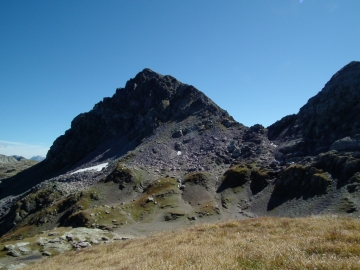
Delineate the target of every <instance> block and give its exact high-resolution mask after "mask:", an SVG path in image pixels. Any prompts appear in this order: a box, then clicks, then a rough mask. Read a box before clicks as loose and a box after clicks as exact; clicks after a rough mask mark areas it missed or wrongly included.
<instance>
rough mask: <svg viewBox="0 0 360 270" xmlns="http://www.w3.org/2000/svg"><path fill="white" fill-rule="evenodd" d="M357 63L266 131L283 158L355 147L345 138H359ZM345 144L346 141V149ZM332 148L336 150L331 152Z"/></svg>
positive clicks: (359, 69)
mask: <svg viewBox="0 0 360 270" xmlns="http://www.w3.org/2000/svg"><path fill="white" fill-rule="evenodd" d="M359 115H360V62H351V63H349V64H348V65H346V66H345V67H343V68H342V69H341V70H339V71H338V72H337V73H336V74H335V75H334V76H332V78H331V79H330V81H329V82H328V83H327V84H326V85H325V86H324V88H323V89H322V90H321V91H320V92H319V93H318V94H317V95H316V96H314V97H312V98H311V99H309V101H308V102H307V103H306V104H305V105H304V106H303V107H302V108H301V109H300V111H299V113H298V114H296V115H290V116H286V117H284V118H283V119H281V120H280V121H277V122H276V123H274V124H273V125H271V126H269V127H268V130H269V139H270V140H274V141H275V142H276V143H277V144H279V154H281V155H280V156H281V157H282V158H285V159H288V158H292V157H301V156H306V155H316V154H318V153H321V152H325V151H328V150H329V149H330V148H331V147H332V144H333V143H334V142H336V141H338V140H340V141H339V142H338V143H337V144H335V145H334V146H333V147H332V149H335V148H339V147H340V148H344V147H351V148H354V147H355V148H356V149H357V147H358V143H357V142H356V140H355V141H354V140H353V141H352V142H350V140H351V139H350V138H347V137H348V136H356V135H357V134H360V118H359ZM345 141H347V143H346V146H345ZM334 147H335V148H334Z"/></svg>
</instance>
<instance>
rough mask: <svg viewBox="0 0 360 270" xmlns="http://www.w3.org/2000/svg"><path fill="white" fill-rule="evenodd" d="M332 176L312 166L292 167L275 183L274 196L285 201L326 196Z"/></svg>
mask: <svg viewBox="0 0 360 270" xmlns="http://www.w3.org/2000/svg"><path fill="white" fill-rule="evenodd" d="M330 184H331V175H330V174H329V173H327V172H323V171H322V170H321V169H317V168H315V167H312V166H302V165H298V164H293V165H290V166H289V167H288V168H286V169H285V170H284V171H283V172H282V173H280V175H279V177H278V179H277V180H276V182H275V186H274V192H273V196H275V197H280V198H283V199H292V198H300V197H303V198H305V199H306V198H309V197H313V196H316V195H321V194H325V193H326V192H327V189H328V187H329V185H330Z"/></svg>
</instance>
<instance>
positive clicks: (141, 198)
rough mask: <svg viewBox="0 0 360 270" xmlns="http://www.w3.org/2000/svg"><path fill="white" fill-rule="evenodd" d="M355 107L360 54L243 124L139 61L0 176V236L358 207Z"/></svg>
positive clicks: (359, 150) (359, 111)
mask: <svg viewBox="0 0 360 270" xmlns="http://www.w3.org/2000/svg"><path fill="white" fill-rule="evenodd" d="M359 115H360V63H359V62H351V63H349V64H348V65H346V66H345V67H344V68H342V69H341V70H340V71H338V72H337V73H336V74H335V75H334V76H333V77H332V78H331V79H330V81H329V82H328V83H327V84H326V85H325V87H324V88H323V89H322V90H321V91H320V92H319V93H318V94H317V95H316V96H314V97H312V98H311V99H309V101H308V102H307V103H306V104H305V105H304V106H303V107H302V108H301V109H300V111H299V113H298V114H294V115H289V116H285V117H284V118H282V119H281V120H279V121H277V122H276V123H274V124H272V125H271V126H269V127H267V128H265V127H263V126H262V125H259V124H257V125H254V126H252V127H246V126H244V125H242V124H240V123H238V122H236V121H235V120H234V119H233V118H232V117H231V116H230V115H229V114H228V113H227V112H226V111H224V110H223V109H221V108H219V107H218V106H217V105H216V104H215V103H214V102H213V101H211V100H210V99H209V98H208V97H206V96H205V95H204V93H202V92H201V91H199V90H197V89H196V88H195V87H193V86H191V85H187V84H183V83H181V82H179V81H178V80H176V79H175V78H174V77H171V76H163V75H160V74H158V73H156V72H154V71H152V70H150V69H144V70H143V71H142V72H140V73H138V74H137V75H136V76H135V78H133V79H130V80H129V81H128V82H127V83H126V85H125V87H124V88H118V89H117V90H116V92H115V94H114V95H113V96H112V97H111V98H104V99H103V100H102V101H101V102H99V103H97V104H96V105H95V106H94V108H93V109H92V110H91V111H89V112H87V113H82V114H80V115H78V116H77V117H75V118H74V120H73V121H72V123H71V128H70V129H69V130H67V131H66V132H65V134H64V135H62V136H60V137H59V138H57V139H56V140H55V142H54V144H53V145H52V146H51V148H50V150H49V152H48V154H47V157H46V159H45V160H44V161H42V162H41V163H39V164H37V165H35V166H33V167H32V168H30V169H28V170H25V171H23V172H21V173H19V174H17V175H15V176H13V177H10V178H7V179H4V180H3V181H2V182H1V183H0V228H1V229H0V230H1V231H0V233H1V234H3V235H5V236H8V237H9V235H10V232H11V235H12V236H13V237H19V235H20V236H21V235H24V234H27V235H32V234H35V233H37V232H38V231H41V230H45V229H51V228H54V227H56V226H73V227H77V226H85V227H92V228H102V229H107V230H119V231H121V230H126V229H127V228H131V229H132V230H136V229H137V228H138V226H140V225H139V224H141V226H142V227H141V230H143V231H144V230H145V231H146V230H147V229H149V230H150V228H151V226H152V224H157V226H158V227H160V228H167V227H169V228H170V227H173V226H175V224H176V226H185V225H187V224H190V223H196V222H198V220H203V221H213V220H219V219H220V220H221V219H228V218H237V219H241V218H249V217H255V216H260V215H261V216H266V215H275V216H307V215H312V214H328V213H335V214H342V215H359V213H360V196H359V195H360V117H359ZM96 165H99V166H100V167H101V168H103V169H102V170H86V168H89V167H91V166H96ZM94 168H95V167H94ZM80 169H84V170H82V171H80V172H78V170H80ZM108 208H109V209H112V210H111V211H110V210H108ZM99 213H100V214H99ZM159 224H161V225H159Z"/></svg>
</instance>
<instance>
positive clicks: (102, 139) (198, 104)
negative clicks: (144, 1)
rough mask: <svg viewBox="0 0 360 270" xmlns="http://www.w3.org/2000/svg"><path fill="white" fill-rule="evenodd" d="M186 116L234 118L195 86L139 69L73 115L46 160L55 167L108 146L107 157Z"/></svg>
mask: <svg viewBox="0 0 360 270" xmlns="http://www.w3.org/2000/svg"><path fill="white" fill-rule="evenodd" d="M189 117H195V118H196V119H210V118H213V119H212V121H214V120H216V121H218V122H222V121H228V122H233V123H235V121H234V120H233V119H232V118H231V117H230V116H229V115H228V114H227V112H226V111H224V110H222V109H221V108H219V107H218V106H217V105H216V104H215V103H214V102H213V101H211V100H210V99H209V98H208V97H207V96H206V95H204V94H203V93H202V92H201V91H199V90H198V89H196V88H195V87H193V86H191V85H187V84H183V83H181V82H180V81H178V80H177V79H175V78H174V77H172V76H169V75H166V76H163V75H161V74H159V73H156V72H154V71H152V70H151V69H148V68H145V69H144V70H143V71H141V72H139V73H138V74H137V75H136V76H135V77H134V78H132V79H130V80H129V81H128V82H127V83H126V85H125V88H118V89H116V92H115V94H114V95H113V96H112V97H107V98H104V99H103V100H102V101H101V102H99V103H97V104H96V105H95V106H94V108H93V110H91V111H89V112H87V113H82V114H80V115H78V116H77V117H75V118H74V120H73V121H72V123H71V128H70V129H69V130H67V131H66V132H65V134H64V135H63V136H60V137H59V138H58V139H56V141H55V142H54V144H53V146H52V147H51V148H50V150H49V152H48V155H47V162H48V164H51V166H50V167H51V168H52V169H60V168H63V167H64V166H69V165H70V164H72V165H73V164H74V163H75V162H78V161H80V160H82V159H83V158H85V157H86V156H87V155H89V154H90V153H91V152H92V151H94V150H96V149H97V151H98V152H102V151H103V150H100V149H103V148H104V149H105V148H107V150H108V149H109V147H110V148H111V149H114V151H113V152H112V151H108V153H107V154H106V156H107V157H110V156H111V155H114V156H119V155H122V154H124V153H126V152H127V151H129V150H130V149H132V148H134V147H136V145H138V144H139V142H141V140H142V139H143V138H145V137H147V136H149V135H150V134H152V132H153V131H154V130H155V129H156V128H158V127H159V126H161V125H163V124H164V123H169V122H178V123H180V122H182V121H184V120H185V119H187V118H189ZM194 121H196V120H194ZM105 145H106V146H105ZM119 148H121V149H119ZM115 149H117V150H116V151H115ZM98 155H99V154H98ZM88 159H91V157H88ZM52 169H51V170H52Z"/></svg>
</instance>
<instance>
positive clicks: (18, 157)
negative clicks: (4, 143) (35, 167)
mask: <svg viewBox="0 0 360 270" xmlns="http://www.w3.org/2000/svg"><path fill="white" fill-rule="evenodd" d="M12 157H14V158H15V159H16V160H17V161H20V160H23V159H26V158H24V157H23V156H17V155H13V156H12Z"/></svg>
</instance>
